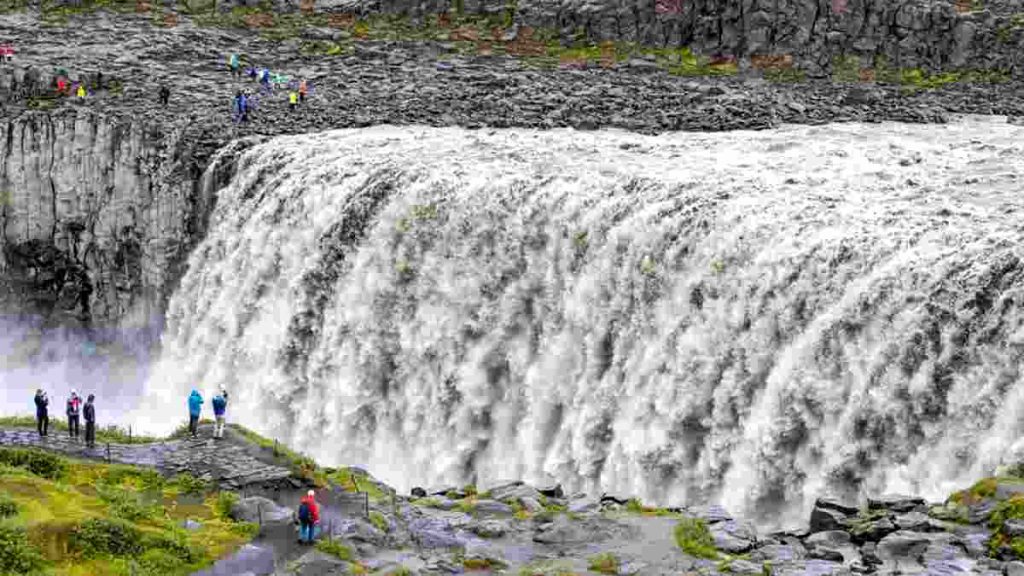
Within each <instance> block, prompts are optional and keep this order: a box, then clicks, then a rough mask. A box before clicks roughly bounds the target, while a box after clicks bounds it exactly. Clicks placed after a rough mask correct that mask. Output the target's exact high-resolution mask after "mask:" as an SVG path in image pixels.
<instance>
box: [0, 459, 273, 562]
mask: <svg viewBox="0 0 1024 576" xmlns="http://www.w3.org/2000/svg"><path fill="white" fill-rule="evenodd" d="M26 452H28V453H30V454H25V453H26ZM33 453H34V454H33ZM0 458H2V459H3V465H2V466H0V494H2V495H3V496H2V497H0V507H2V508H4V509H5V512H4V514H3V516H5V518H3V519H2V520H0V573H29V572H31V571H32V570H36V571H37V572H39V573H44V574H56V575H68V576H72V575H74V576H81V575H85V574H88V575H96V576H128V575H129V574H135V575H138V576H143V575H153V576H155V575H160V576H175V575H178V574H180V575H185V574H191V573H192V572H195V571H196V570H199V569H201V568H203V567H204V566H207V565H209V564H211V563H212V562H213V561H214V560H215V559H216V558H219V557H221V556H223V555H225V554H227V553H230V552H231V551H233V550H235V549H237V548H238V547H239V546H241V545H242V544H244V543H245V542H247V541H249V540H251V539H252V537H253V536H254V535H255V530H254V529H253V528H254V527H253V526H252V525H249V524H246V523H236V522H232V521H230V520H228V519H227V518H226V515H224V514H223V513H222V511H221V510H218V508H217V507H218V502H222V500H223V499H225V498H227V499H229V498H230V497H225V496H223V495H222V494H223V493H211V494H210V495H209V496H208V497H206V498H205V500H204V498H202V497H195V496H180V495H182V494H184V493H186V492H189V491H192V488H194V486H195V485H194V482H193V481H192V480H187V479H185V480H184V481H185V482H186V485H185V486H184V487H183V486H182V485H180V484H179V481H182V480H183V478H178V479H172V480H166V479H164V478H163V477H161V476H160V475H159V474H157V473H156V472H154V471H153V470H149V469H144V468H135V467H131V466H123V465H106V464H98V463H92V462H80V461H76V460H71V459H67V458H63V457H60V456H55V455H53V454H49V453H46V452H42V451H35V450H10V449H3V450H0ZM186 520H190V521H192V523H193V528H194V529H192V530H185V529H184V528H183V527H182V525H183V523H184V522H185V521H186Z"/></svg>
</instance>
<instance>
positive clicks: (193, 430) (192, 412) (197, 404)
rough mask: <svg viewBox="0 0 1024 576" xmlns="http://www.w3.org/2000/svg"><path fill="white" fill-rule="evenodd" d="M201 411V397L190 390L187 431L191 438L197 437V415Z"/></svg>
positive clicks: (195, 391) (196, 392)
mask: <svg viewBox="0 0 1024 576" xmlns="http://www.w3.org/2000/svg"><path fill="white" fill-rule="evenodd" d="M202 411H203V397H202V396H200V395H199V392H198V391H197V390H194V389H193V390H192V394H191V395H190V396H189V397H188V431H189V434H191V435H192V437H193V438H198V437H199V414H200V413H202Z"/></svg>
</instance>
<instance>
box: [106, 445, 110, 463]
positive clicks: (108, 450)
mask: <svg viewBox="0 0 1024 576" xmlns="http://www.w3.org/2000/svg"><path fill="white" fill-rule="evenodd" d="M107 464H110V442H107Z"/></svg>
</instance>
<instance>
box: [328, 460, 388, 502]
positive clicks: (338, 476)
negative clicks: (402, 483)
mask: <svg viewBox="0 0 1024 576" xmlns="http://www.w3.org/2000/svg"><path fill="white" fill-rule="evenodd" d="M327 479H328V480H329V481H330V482H331V483H333V484H335V485H337V486H339V487H341V489H343V490H345V491H346V492H365V493H366V494H367V496H368V497H369V498H370V500H372V501H374V502H379V501H382V500H390V499H391V496H392V494H391V492H389V491H387V490H385V487H384V484H382V483H381V482H380V481H379V480H377V479H376V478H373V477H372V476H370V475H369V474H367V473H366V472H364V471H363V470H360V469H358V468H339V469H337V470H332V471H331V472H330V473H329V474H327Z"/></svg>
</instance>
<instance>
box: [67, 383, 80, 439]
mask: <svg viewBox="0 0 1024 576" xmlns="http://www.w3.org/2000/svg"><path fill="white" fill-rule="evenodd" d="M81 406H82V399H81V398H79V397H78V392H76V391H74V390H72V391H71V398H68V403H67V415H68V435H69V436H71V437H72V438H75V439H77V438H78V430H79V428H78V424H79V419H78V415H79V411H80V409H81Z"/></svg>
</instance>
